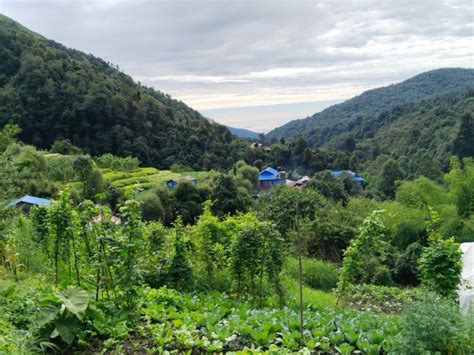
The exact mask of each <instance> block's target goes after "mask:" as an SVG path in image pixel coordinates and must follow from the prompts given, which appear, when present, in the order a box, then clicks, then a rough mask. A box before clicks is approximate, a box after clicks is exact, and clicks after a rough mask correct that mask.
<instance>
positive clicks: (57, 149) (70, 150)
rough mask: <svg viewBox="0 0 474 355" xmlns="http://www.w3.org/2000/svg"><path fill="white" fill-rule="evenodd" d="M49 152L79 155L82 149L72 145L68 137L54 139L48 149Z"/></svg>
mask: <svg viewBox="0 0 474 355" xmlns="http://www.w3.org/2000/svg"><path fill="white" fill-rule="evenodd" d="M49 151H50V152H51V153H57V154H64V155H79V154H82V150H81V149H80V148H78V147H76V146H74V145H73V144H72V143H71V141H70V140H69V139H56V140H55V141H54V143H53V144H52V145H51V149H50V150H49Z"/></svg>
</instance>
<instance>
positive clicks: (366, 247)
mask: <svg viewBox="0 0 474 355" xmlns="http://www.w3.org/2000/svg"><path fill="white" fill-rule="evenodd" d="M382 212H383V211H374V212H373V213H372V214H371V215H370V216H369V217H367V218H366V219H365V220H364V222H363V223H362V226H361V227H360V230H359V234H358V235H357V236H356V237H355V239H353V240H352V241H351V244H350V246H349V248H347V250H346V251H345V252H344V259H343V262H342V270H341V277H340V282H341V287H342V288H343V289H344V287H345V286H346V285H347V283H356V284H357V283H362V284H365V283H367V284H381V285H387V284H390V283H391V281H392V280H391V276H390V270H389V269H388V267H387V264H386V261H387V243H386V242H385V235H386V227H385V225H384V224H383V222H382V221H381V218H380V215H381V213H382Z"/></svg>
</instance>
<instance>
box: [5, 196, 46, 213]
mask: <svg viewBox="0 0 474 355" xmlns="http://www.w3.org/2000/svg"><path fill="white" fill-rule="evenodd" d="M50 205H51V201H50V200H48V199H45V198H41V197H35V196H30V195H25V196H23V197H21V198H19V199H16V200H14V201H11V202H10V203H8V204H7V207H13V206H16V207H19V208H20V209H21V210H22V211H23V213H29V212H30V209H31V208H32V207H33V206H50Z"/></svg>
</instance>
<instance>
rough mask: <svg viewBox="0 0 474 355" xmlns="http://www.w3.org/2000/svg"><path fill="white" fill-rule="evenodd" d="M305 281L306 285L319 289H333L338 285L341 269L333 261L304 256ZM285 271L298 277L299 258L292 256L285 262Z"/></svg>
mask: <svg viewBox="0 0 474 355" xmlns="http://www.w3.org/2000/svg"><path fill="white" fill-rule="evenodd" d="M302 261H303V282H304V284H305V285H306V286H309V287H311V288H313V289H319V290H331V289H333V288H335V287H336V286H337V280H338V277H339V269H338V268H337V267H336V266H335V265H334V264H333V263H331V262H328V261H324V260H318V259H310V258H303V259H302ZM284 270H285V272H286V273H287V274H288V275H289V276H290V277H291V278H293V279H295V280H297V279H298V260H297V259H296V258H290V259H288V260H287V262H286V263H285V267H284Z"/></svg>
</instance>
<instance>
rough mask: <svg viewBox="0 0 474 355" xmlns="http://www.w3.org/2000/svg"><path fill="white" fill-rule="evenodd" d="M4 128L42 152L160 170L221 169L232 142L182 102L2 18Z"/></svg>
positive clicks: (0, 113)
mask: <svg viewBox="0 0 474 355" xmlns="http://www.w3.org/2000/svg"><path fill="white" fill-rule="evenodd" d="M7 123H16V124H19V125H20V127H21V129H22V133H21V136H20V138H21V140H22V141H23V142H25V143H27V144H34V145H35V146H37V147H39V148H43V149H49V148H50V147H51V145H52V144H53V142H54V141H55V140H58V139H69V140H70V141H71V142H72V144H74V145H75V146H78V147H80V148H82V149H83V151H85V152H87V153H89V154H92V155H99V154H102V153H113V154H116V155H121V156H126V155H133V156H135V157H138V158H139V159H140V160H141V161H142V162H144V163H146V164H148V165H154V166H158V167H169V166H170V165H172V164H173V163H179V164H183V165H186V166H189V167H192V168H195V169H197V168H213V167H224V166H226V165H227V156H228V154H227V153H228V150H229V143H230V142H231V141H232V135H231V133H230V132H229V131H228V130H227V129H226V128H225V127H224V126H221V125H218V124H216V123H212V122H210V121H209V120H207V119H205V118H204V117H203V116H202V115H200V114H199V113H198V112H197V111H194V110H193V109H191V108H189V107H188V106H186V105H185V104H183V103H182V102H179V101H176V100H173V99H172V98H171V97H169V96H168V95H166V94H164V93H161V92H158V91H156V90H153V89H150V88H146V87H143V86H142V85H140V84H137V83H135V82H134V81H133V80H132V79H131V78H130V77H129V76H127V75H126V74H124V73H122V72H121V71H120V70H118V69H117V68H115V67H114V66H112V65H111V64H109V63H106V62H105V61H103V60H101V59H99V58H96V57H94V56H92V55H86V54H84V53H82V52H80V51H77V50H73V49H68V48H66V47H64V46H62V45H61V44H58V43H56V42H54V41H51V40H48V39H46V38H44V37H42V36H40V35H38V34H35V33H33V32H31V31H29V30H27V29H26V28H24V27H23V26H21V25H19V24H18V23H16V22H14V21H12V20H10V19H9V18H7V17H5V16H2V15H0V127H2V126H4V125H5V124H7Z"/></svg>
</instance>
